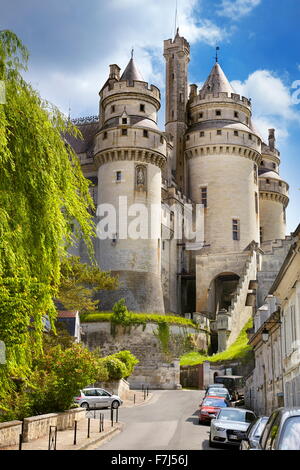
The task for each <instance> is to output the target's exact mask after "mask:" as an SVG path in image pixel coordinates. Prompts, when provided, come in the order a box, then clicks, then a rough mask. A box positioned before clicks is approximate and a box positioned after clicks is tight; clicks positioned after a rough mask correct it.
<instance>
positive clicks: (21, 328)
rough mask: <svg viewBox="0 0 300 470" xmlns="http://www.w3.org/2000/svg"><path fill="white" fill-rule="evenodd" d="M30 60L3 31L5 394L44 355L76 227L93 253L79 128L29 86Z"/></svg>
mask: <svg viewBox="0 0 300 470" xmlns="http://www.w3.org/2000/svg"><path fill="white" fill-rule="evenodd" d="M27 61H28V51H27V49H26V48H25V47H24V46H23V44H22V42H21V41H20V40H19V39H18V37H17V36H16V35H15V34H14V33H12V32H10V31H0V81H2V83H3V82H4V84H5V98H6V99H5V104H0V340H2V341H4V342H5V345H6V351H7V363H6V365H0V389H3V387H4V386H5V384H4V381H5V380H6V381H7V378H8V377H13V376H17V377H18V376H20V375H23V376H26V373H27V372H28V368H30V363H31V355H36V354H39V353H40V351H41V347H42V330H43V319H44V318H45V317H46V316H47V317H48V318H49V319H50V321H53V320H54V318H55V314H56V310H55V307H54V304H53V298H54V297H55V296H56V294H57V292H58V287H59V283H60V266H61V262H62V259H63V258H64V256H65V254H66V252H67V249H68V246H69V245H70V244H72V243H73V242H74V237H76V236H77V234H75V235H74V233H73V231H72V229H73V227H74V225H75V226H76V227H78V230H79V231H80V234H81V236H82V237H83V238H84V240H85V242H86V244H87V246H88V247H89V249H90V250H91V251H90V252H91V253H92V244H91V241H90V240H91V236H92V235H93V224H92V219H91V215H90V212H91V211H89V209H90V208H91V207H92V205H93V203H92V199H91V198H90V195H89V186H88V184H89V183H88V181H87V180H86V179H85V178H84V176H83V174H82V172H81V168H80V163H79V161H78V158H77V157H76V154H75V153H74V152H73V150H72V148H71V147H70V146H69V145H68V144H67V143H66V141H65V140H64V139H63V138H62V136H63V135H65V134H66V133H68V134H71V135H75V136H78V131H77V130H76V128H75V127H74V126H73V125H72V124H71V123H70V122H68V121H67V120H66V119H65V117H64V116H63V115H62V114H61V113H60V112H59V110H58V109H57V108H56V107H54V106H52V105H51V104H50V103H48V102H45V101H44V100H42V99H41V97H40V96H39V94H38V93H37V92H36V91H35V90H34V89H33V88H32V86H31V85H30V84H29V83H26V82H25V81H24V79H23V78H22V76H21V73H22V71H24V70H26V68H27ZM74 221H76V223H75V224H74ZM1 377H2V380H1ZM4 388H5V387H4Z"/></svg>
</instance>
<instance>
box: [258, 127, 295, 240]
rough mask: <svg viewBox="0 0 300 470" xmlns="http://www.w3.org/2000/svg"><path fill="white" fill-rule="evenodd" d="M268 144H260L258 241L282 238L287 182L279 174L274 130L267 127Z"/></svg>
mask: <svg viewBox="0 0 300 470" xmlns="http://www.w3.org/2000/svg"><path fill="white" fill-rule="evenodd" d="M268 144H269V145H266V144H264V143H263V144H262V150H261V153H262V159H261V163H260V166H259V207H260V241H261V243H263V242H265V241H269V240H275V239H284V238H285V234H286V220H285V209H286V207H287V205H288V201H289V198H288V189H289V186H288V184H287V183H286V182H285V181H283V180H282V179H281V178H280V176H279V165H280V153H279V151H278V150H277V149H276V148H275V130H274V129H269V142H268Z"/></svg>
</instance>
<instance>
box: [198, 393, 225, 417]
mask: <svg viewBox="0 0 300 470" xmlns="http://www.w3.org/2000/svg"><path fill="white" fill-rule="evenodd" d="M228 406H230V402H229V401H228V400H226V398H223V397H210V396H207V397H205V398H204V400H203V402H202V403H201V404H200V409H199V424H202V423H207V422H209V421H210V420H211V419H213V418H215V417H216V415H217V413H218V412H219V410H220V409H221V408H225V407H228Z"/></svg>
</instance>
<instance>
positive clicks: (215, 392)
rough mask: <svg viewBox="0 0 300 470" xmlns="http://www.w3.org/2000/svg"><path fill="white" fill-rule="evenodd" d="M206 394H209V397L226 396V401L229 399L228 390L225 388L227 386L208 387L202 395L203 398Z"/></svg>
mask: <svg viewBox="0 0 300 470" xmlns="http://www.w3.org/2000/svg"><path fill="white" fill-rule="evenodd" d="M206 396H210V397H224V398H226V400H228V401H231V395H230V393H229V391H228V390H227V388H225V387H219V388H209V389H208V390H207V392H206V394H205V396H204V398H205V397H206Z"/></svg>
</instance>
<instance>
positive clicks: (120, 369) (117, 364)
mask: <svg viewBox="0 0 300 470" xmlns="http://www.w3.org/2000/svg"><path fill="white" fill-rule="evenodd" d="M104 365H105V367H106V369H107V371H108V375H109V379H110V380H120V379H122V378H123V377H127V376H128V373H127V367H126V365H125V364H124V362H122V361H121V360H120V359H118V358H116V357H115V356H114V355H112V356H107V357H106V358H105V360H104Z"/></svg>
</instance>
